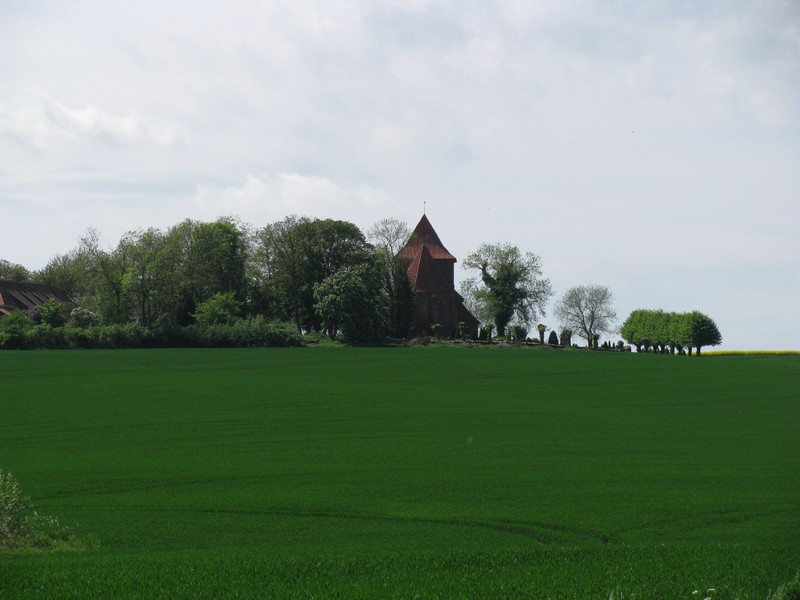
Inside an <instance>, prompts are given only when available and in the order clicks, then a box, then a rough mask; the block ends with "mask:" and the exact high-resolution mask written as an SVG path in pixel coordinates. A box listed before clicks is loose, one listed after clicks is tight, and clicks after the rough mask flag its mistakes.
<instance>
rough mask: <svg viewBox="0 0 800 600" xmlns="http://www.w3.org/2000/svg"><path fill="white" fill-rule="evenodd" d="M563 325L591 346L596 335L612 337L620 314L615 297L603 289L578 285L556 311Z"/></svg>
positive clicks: (567, 294)
mask: <svg viewBox="0 0 800 600" xmlns="http://www.w3.org/2000/svg"><path fill="white" fill-rule="evenodd" d="M553 312H554V314H555V316H556V318H557V319H558V320H559V321H560V322H561V324H562V325H563V326H564V327H566V328H568V329H571V330H573V331H576V332H578V335H580V336H581V337H582V338H584V339H585V340H586V344H587V345H589V346H591V345H592V340H593V339H594V335H595V334H598V333H600V332H606V333H611V332H612V331H613V329H614V319H616V318H617V313H616V311H615V310H614V306H613V295H612V294H611V290H609V289H608V288H607V287H606V286H604V285H578V286H574V287H571V288H569V289H568V290H567V291H566V293H565V294H564V296H563V297H562V298H561V300H559V301H558V302H557V303H556V305H555V309H554V311H553Z"/></svg>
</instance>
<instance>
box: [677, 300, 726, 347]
mask: <svg viewBox="0 0 800 600" xmlns="http://www.w3.org/2000/svg"><path fill="white" fill-rule="evenodd" d="M686 317H687V318H686V325H685V327H686V328H687V330H688V344H687V345H688V346H689V347H690V348H691V347H692V346H694V347H695V348H697V356H700V348H702V347H703V346H719V345H720V344H721V343H722V334H721V333H720V332H719V329H717V324H716V323H714V321H713V319H711V317H709V316H708V315H704V314H703V313H701V312H699V311H696V310H695V311H692V312H690V313H688V315H686Z"/></svg>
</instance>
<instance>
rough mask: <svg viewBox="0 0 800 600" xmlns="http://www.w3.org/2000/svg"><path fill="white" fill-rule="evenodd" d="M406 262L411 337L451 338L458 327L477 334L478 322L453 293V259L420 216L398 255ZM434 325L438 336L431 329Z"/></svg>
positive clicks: (457, 294) (454, 259) (429, 225)
mask: <svg viewBox="0 0 800 600" xmlns="http://www.w3.org/2000/svg"><path fill="white" fill-rule="evenodd" d="M398 256H399V257H400V258H403V259H406V260H407V261H408V268H407V270H406V272H407V273H408V278H409V280H410V281H411V287H412V289H413V290H414V335H417V336H423V335H431V334H433V333H439V334H441V335H443V336H445V337H453V336H455V335H456V332H457V330H458V324H459V323H463V324H464V327H465V329H466V331H467V332H469V333H471V334H475V333H477V330H478V320H477V319H476V318H475V317H474V316H473V315H472V313H470V312H469V310H467V307H466V306H464V298H462V297H461V294H459V293H458V292H457V291H456V290H455V284H454V277H455V264H456V257H455V256H453V255H452V254H450V252H448V250H447V248H445V247H444V244H442V241H441V240H440V239H439V236H438V235H437V234H436V231H435V230H434V229H433V226H432V225H431V222H430V221H429V220H428V217H427V216H426V215H422V218H421V219H420V221H419V223H417V226H416V227H415V228H414V231H413V233H412V234H411V236H410V237H409V238H408V241H407V242H406V245H405V246H403V249H402V250H400V252H399V253H398ZM434 325H438V326H439V328H438V332H435V331H434V329H433V326H434Z"/></svg>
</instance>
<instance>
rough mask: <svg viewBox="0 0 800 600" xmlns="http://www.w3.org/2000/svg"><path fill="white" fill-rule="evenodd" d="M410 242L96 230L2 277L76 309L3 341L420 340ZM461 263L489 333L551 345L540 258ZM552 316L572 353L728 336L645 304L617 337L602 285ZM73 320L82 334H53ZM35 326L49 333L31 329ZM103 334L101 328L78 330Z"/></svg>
mask: <svg viewBox="0 0 800 600" xmlns="http://www.w3.org/2000/svg"><path fill="white" fill-rule="evenodd" d="M410 235H411V234H410V230H409V228H408V227H407V225H406V224H405V223H403V222H401V221H399V220H397V219H392V218H388V219H383V220H381V221H378V222H377V223H375V224H374V225H373V227H371V228H370V229H369V230H368V231H367V233H366V235H365V234H364V233H363V232H362V231H361V230H360V229H359V228H358V227H357V226H356V225H354V224H353V223H350V222H347V221H339V220H334V219H311V218H306V217H297V216H290V217H286V218H284V219H283V220H280V221H276V222H273V223H270V224H268V225H266V226H264V227H262V228H253V227H251V226H249V225H245V224H243V223H241V222H240V221H238V220H237V219H235V218H230V217H226V218H220V219H218V220H216V221H213V222H200V221H193V220H185V221H182V222H181V223H178V224H176V225H174V226H172V227H169V228H168V229H166V230H163V231H162V230H159V229H156V228H149V229H143V230H138V231H131V232H128V233H126V234H125V235H124V236H123V237H122V238H121V239H120V240H119V242H118V243H117V245H116V246H115V247H113V248H108V249H106V248H103V247H102V246H101V243H100V235H99V234H98V232H96V231H95V230H93V229H89V230H88V231H87V232H86V234H85V235H84V236H83V237H82V238H81V239H80V241H79V242H78V244H77V246H76V247H75V248H73V249H72V250H70V251H68V252H66V253H64V254H58V255H56V256H55V257H53V258H52V259H51V260H50V261H48V263H47V265H46V266H45V267H44V268H43V269H41V270H39V271H35V272H31V271H29V270H28V269H26V268H25V267H24V266H22V265H18V264H13V263H10V262H9V261H5V260H0V278H2V279H14V280H17V281H34V282H42V283H49V284H53V285H56V286H58V287H59V288H61V289H62V290H63V291H64V293H65V294H66V295H67V296H69V297H70V298H72V299H73V300H74V302H75V305H76V307H74V309H73V310H72V311H71V312H70V313H69V314H67V313H66V307H63V306H58V305H45V306H40V307H37V308H36V309H35V310H34V311H32V314H30V315H15V319H11V320H10V321H9V319H8V318H4V319H2V321H0V337H2V336H5V338H4V339H5V346H6V347H12V346H13V344H11V343H10V342H9V340H10V339H14V340H17V341H16V342H15V343H17V344H22V342H20V340H22V339H23V338H24V337H25V335H27V336H28V338H30V339H29V343H28V346H29V347H37V345H38V346H49V347H52V346H56V347H59V346H63V347H78V346H84V347H85V346H90V347H114V346H115V345H120V344H124V345H129V346H148V345H171V344H172V345H174V344H180V345H222V346H227V345H232V346H233V345H260V344H261V341H263V340H264V339H268V340H271V342H270V343H271V344H273V345H298V344H301V343H302V339H301V338H302V336H305V335H307V334H309V333H312V334H313V333H320V334H323V335H326V336H329V337H331V338H337V339H342V340H343V341H345V342H348V343H364V342H375V341H379V340H383V339H387V338H406V337H410V336H411V335H413V333H414V332H413V331H412V328H413V322H414V318H413V315H414V293H413V290H412V286H411V282H410V280H409V277H408V274H407V268H408V262H407V261H408V259H403V258H400V257H399V256H398V253H399V251H400V249H401V248H402V246H403V245H404V244H405V242H406V241H407V240H408V238H409V236H410ZM462 266H463V268H465V269H467V270H468V271H471V272H472V273H475V274H476V276H473V277H468V278H467V279H465V280H464V281H463V282H462V284H461V288H460V291H461V294H462V296H463V297H464V301H465V304H466V306H467V307H468V308H469V310H470V311H471V312H472V313H473V314H474V315H475V316H476V317H477V318H478V320H479V321H480V322H481V323H482V330H483V334H484V335H486V334H487V333H488V336H489V337H491V335H492V332H493V331H496V332H497V336H498V337H499V338H507V339H508V338H512V337H513V338H515V339H525V338H526V337H527V333H528V331H530V330H531V329H533V328H536V329H538V332H539V340H540V342H541V343H544V341H545V331H546V330H547V326H546V325H544V324H542V323H538V325H537V320H538V319H539V318H541V317H542V316H544V314H545V306H546V304H547V302H548V301H549V299H550V298H551V297H552V296H553V290H552V286H551V284H550V281H549V280H548V279H547V278H545V277H543V273H542V265H541V260H540V258H539V257H538V256H536V255H535V254H532V253H530V252H527V253H523V252H521V251H520V250H519V248H517V247H516V246H513V245H510V244H481V245H480V247H479V248H478V249H477V250H476V251H474V252H472V253H471V254H469V255H468V256H467V257H466V258H465V259H464V261H463V264H462ZM69 308H73V307H69ZM554 314H555V317H556V318H557V319H558V320H559V322H560V324H561V333H560V338H561V339H560V343H561V345H570V344H571V343H572V339H573V333H574V334H575V335H577V336H580V337H582V338H583V339H584V340H585V341H586V345H587V346H589V347H595V348H597V347H598V339H599V337H600V334H601V333H609V334H612V333H619V334H620V335H621V336H622V337H623V338H624V339H625V340H626V341H627V342H628V343H629V344H631V345H633V346H636V347H637V349H638V350H639V351H650V350H652V351H657V352H663V351H667V350H669V351H671V352H682V351H683V349H684V348H688V349H689V352H690V353H691V348H692V347H695V348H697V352H698V354H699V353H700V348H701V347H702V346H708V345H716V344H719V343H720V342H721V335H720V334H719V331H718V330H717V328H716V325H715V324H714V322H713V321H712V320H711V319H710V318H709V317H707V316H706V315H703V314H702V313H699V312H697V311H695V312H692V313H686V314H677V313H665V312H663V311H649V310H636V311H634V312H633V313H631V315H630V316H629V317H628V318H627V319H626V321H625V322H624V324H623V325H622V327H621V328H619V329H617V328H616V326H615V324H614V321H615V319H616V312H615V310H614V307H613V295H612V293H611V291H610V290H609V289H608V288H607V287H605V286H602V285H579V286H574V287H572V288H570V289H568V290H567V291H566V293H565V294H564V295H563V296H562V297H561V298H560V299H559V300H558V301H557V302H556V304H555V310H554ZM26 318H27V319H28V321H26V320H25V319H26ZM67 321H69V323H70V324H71V325H73V326H74V327H73V329H72V330H70V331H66V332H59V333H56V332H54V331H53V327H57V326H59V325H63V324H64V323H65V322H67ZM33 323H41V324H42V325H43V326H42V327H40V328H39V329H38V330H36V331H33V332H30V331H28V329H30V326H31V324H33ZM436 325H437V324H433V323H432V324H431V329H432V330H434V331H435V330H436ZM48 327H49V329H48ZM93 327H94V328H95V330H94V333H92V334H88V333H86V331H84V332H83V333H80V332H77V331H75V329H84V330H88V329H90V328H93ZM98 328H100V329H98ZM102 328H105V329H102ZM12 330H14V331H15V332H16V333H13V334H12V333H9V332H10V331H12ZM26 331H28V333H25V332H26ZM443 333H444V334H445V335H446V336H449V335H456V334H457V333H458V335H459V337H462V336H464V335H465V332H464V331H458V332H456V331H453V332H443ZM474 333H477V332H474ZM37 336H38V337H37ZM54 336H55V337H54ZM59 336H60V337H59ZM86 336H90V338H88V339H87V337H86ZM91 336H94V337H91ZM51 338H52V339H51ZM48 340H49V341H48ZM0 341H2V340H0ZM548 341H549V342H550V343H556V344H557V343H559V335H556V334H555V331H551V335H550V337H549V338H548ZM10 344H11V345H10ZM23 345H24V344H23ZM0 346H2V344H0Z"/></svg>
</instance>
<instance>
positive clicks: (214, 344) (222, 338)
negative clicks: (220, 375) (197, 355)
mask: <svg viewBox="0 0 800 600" xmlns="http://www.w3.org/2000/svg"><path fill="white" fill-rule="evenodd" d="M179 335H180V336H181V338H182V340H181V341H182V342H183V344H184V345H188V346H199V347H205V348H234V347H236V348H258V347H262V348H263V347H293V346H304V345H305V342H304V341H303V337H302V336H301V335H300V332H298V331H297V328H296V327H294V325H292V324H290V323H284V322H282V321H268V320H267V319H266V318H265V317H264V316H263V315H257V316H255V317H250V318H247V319H237V320H236V321H233V322H232V323H226V324H215V325H203V324H200V323H197V324H194V325H189V326H188V327H184V328H183V330H181V331H180V333H179Z"/></svg>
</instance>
